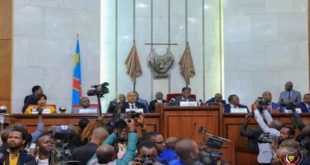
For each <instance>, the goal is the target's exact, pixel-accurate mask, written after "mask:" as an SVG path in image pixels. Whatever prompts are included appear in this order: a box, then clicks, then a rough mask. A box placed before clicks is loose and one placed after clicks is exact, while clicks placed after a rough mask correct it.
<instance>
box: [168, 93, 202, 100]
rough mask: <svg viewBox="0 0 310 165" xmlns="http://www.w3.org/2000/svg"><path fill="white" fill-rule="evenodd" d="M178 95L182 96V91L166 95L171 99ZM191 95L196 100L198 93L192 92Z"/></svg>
mask: <svg viewBox="0 0 310 165" xmlns="http://www.w3.org/2000/svg"><path fill="white" fill-rule="evenodd" d="M177 96H182V93H169V94H167V95H166V100H167V101H170V99H171V98H175V97H177ZM189 97H190V98H193V99H195V100H196V95H194V94H191V95H190V96H189Z"/></svg>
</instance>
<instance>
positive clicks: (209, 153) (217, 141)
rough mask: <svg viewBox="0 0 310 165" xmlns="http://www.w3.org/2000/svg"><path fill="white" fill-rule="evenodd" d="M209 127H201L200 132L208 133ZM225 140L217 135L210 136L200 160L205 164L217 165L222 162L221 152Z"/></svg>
mask: <svg viewBox="0 0 310 165" xmlns="http://www.w3.org/2000/svg"><path fill="white" fill-rule="evenodd" d="M206 132H207V129H206V128H203V127H200V129H199V133H200V134H203V135H204V134H206ZM223 143H224V140H223V139H221V138H220V137H217V136H209V137H208V139H207V141H206V142H205V144H206V146H207V147H206V148H205V149H204V150H203V151H202V152H200V156H199V161H200V162H201V163H203V164H209V165H217V164H218V162H221V158H222V155H223V153H222V152H221V149H222V146H223Z"/></svg>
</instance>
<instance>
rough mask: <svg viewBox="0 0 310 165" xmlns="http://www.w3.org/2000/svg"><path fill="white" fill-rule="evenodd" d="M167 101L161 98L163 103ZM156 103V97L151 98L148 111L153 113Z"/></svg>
mask: <svg viewBox="0 0 310 165" xmlns="http://www.w3.org/2000/svg"><path fill="white" fill-rule="evenodd" d="M166 102H167V101H166V100H162V103H163V104H165V103H166ZM156 103H158V101H157V99H155V100H152V101H151V102H150V106H149V112H150V113H154V112H155V104H156Z"/></svg>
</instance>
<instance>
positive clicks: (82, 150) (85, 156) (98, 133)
mask: <svg viewBox="0 0 310 165" xmlns="http://www.w3.org/2000/svg"><path fill="white" fill-rule="evenodd" d="M108 136H109V133H108V131H107V130H106V129H105V128H103V127H98V128H95V129H94V131H93V133H92V135H91V140H90V142H89V143H87V144H85V145H83V146H81V147H78V148H76V149H74V151H73V154H72V158H73V160H78V161H80V162H81V164H86V163H87V161H88V160H89V159H90V158H91V157H92V156H93V155H94V154H95V152H96V150H97V148H98V146H99V145H100V144H101V143H102V142H103V141H104V140H105V139H106V138H107V137H108Z"/></svg>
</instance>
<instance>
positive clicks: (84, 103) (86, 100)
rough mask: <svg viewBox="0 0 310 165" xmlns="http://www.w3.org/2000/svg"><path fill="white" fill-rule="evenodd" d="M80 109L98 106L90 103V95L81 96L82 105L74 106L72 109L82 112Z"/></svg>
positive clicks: (75, 111) (73, 111) (74, 111)
mask: <svg viewBox="0 0 310 165" xmlns="http://www.w3.org/2000/svg"><path fill="white" fill-rule="evenodd" d="M80 109H96V110H97V107H95V106H92V105H90V100H89V98H88V97H81V98H80V105H79V106H77V107H74V108H73V109H72V113H80Z"/></svg>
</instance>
